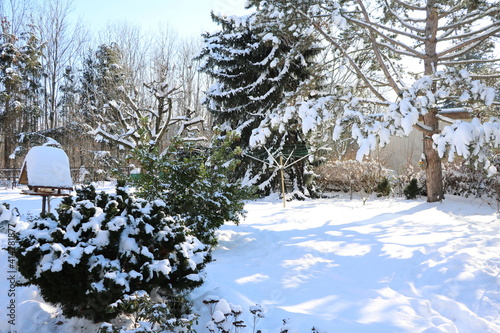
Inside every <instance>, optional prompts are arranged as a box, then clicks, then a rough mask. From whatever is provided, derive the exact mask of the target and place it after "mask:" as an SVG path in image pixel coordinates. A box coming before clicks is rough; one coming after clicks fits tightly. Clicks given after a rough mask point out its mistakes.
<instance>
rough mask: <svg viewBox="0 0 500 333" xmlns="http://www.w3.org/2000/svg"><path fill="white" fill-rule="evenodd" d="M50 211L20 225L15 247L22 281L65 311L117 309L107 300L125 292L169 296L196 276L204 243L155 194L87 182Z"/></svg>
mask: <svg viewBox="0 0 500 333" xmlns="http://www.w3.org/2000/svg"><path fill="white" fill-rule="evenodd" d="M57 212H58V214H59V217H58V219H57V220H54V219H39V220H35V221H33V222H32V223H31V224H30V226H29V227H28V228H27V229H26V230H23V231H21V232H20V233H19V243H18V246H17V248H16V249H15V253H16V257H17V259H18V262H19V272H20V273H21V274H22V275H23V276H24V278H25V279H26V280H27V284H33V285H36V286H38V287H39V289H40V294H41V295H42V297H43V298H44V300H45V301H47V302H50V303H52V304H55V305H58V306H60V307H61V309H62V311H63V314H64V315H66V316H70V317H85V318H88V319H91V320H94V321H96V322H99V321H105V320H110V319H112V318H115V317H116V316H118V315H119V314H120V313H122V312H124V310H123V309H121V308H120V307H111V306H110V305H111V304H113V303H115V302H117V301H119V300H122V299H123V298H124V297H125V295H132V294H134V292H136V291H145V292H147V293H148V294H150V295H153V294H154V295H156V296H157V297H158V298H159V299H162V298H163V299H168V298H172V297H174V296H175V297H177V296H178V295H181V296H183V295H185V293H186V292H187V291H189V290H191V289H193V288H195V287H197V286H199V285H201V284H202V283H203V278H202V276H201V275H200V271H201V269H203V267H204V266H205V264H206V263H207V262H208V261H209V259H210V253H209V251H208V248H207V246H205V245H204V244H202V243H201V242H200V241H199V240H198V239H197V238H196V237H194V236H191V235H189V232H188V230H186V227H185V226H184V225H183V221H182V220H181V219H180V218H179V217H176V216H170V214H169V212H168V207H167V206H166V205H165V204H164V203H163V202H162V201H161V200H156V201H147V200H143V199H139V198H136V197H134V196H133V195H131V194H130V193H129V191H128V188H126V187H124V186H123V184H119V185H118V186H117V188H116V193H114V194H107V193H104V192H101V193H96V191H95V188H94V187H93V186H89V187H85V188H83V189H81V190H78V191H77V196H76V197H67V198H65V199H64V200H63V202H62V204H61V205H60V206H59V207H58V209H57Z"/></svg>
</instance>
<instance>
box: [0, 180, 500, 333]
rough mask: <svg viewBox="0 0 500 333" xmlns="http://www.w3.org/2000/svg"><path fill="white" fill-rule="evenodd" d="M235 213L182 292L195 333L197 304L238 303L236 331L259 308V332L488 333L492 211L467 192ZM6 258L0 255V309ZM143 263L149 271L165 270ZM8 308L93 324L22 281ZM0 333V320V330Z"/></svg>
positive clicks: (32, 328)
mask: <svg viewBox="0 0 500 333" xmlns="http://www.w3.org/2000/svg"><path fill="white" fill-rule="evenodd" d="M18 192H19V191H18V190H1V191H0V202H6V203H10V204H11V208H12V207H17V208H18V209H19V212H20V213H21V217H20V219H21V221H26V220H27V217H28V215H27V214H28V213H29V214H37V213H39V212H40V208H39V204H38V201H36V200H31V197H27V196H22V195H19V194H18ZM58 200H60V199H55V200H54V201H55V202H54V204H56V203H57V201H58ZM245 209H246V210H247V211H248V216H247V218H246V219H245V220H244V221H242V222H241V223H240V225H239V226H236V225H234V224H227V225H224V226H223V227H222V228H221V229H220V231H219V232H218V235H219V240H220V243H219V246H218V247H217V248H216V249H215V251H214V253H213V257H214V259H215V261H214V262H212V263H209V264H208V265H207V267H206V269H205V274H206V283H205V284H204V285H203V286H201V287H199V288H198V289H196V290H195V291H194V292H193V293H192V301H193V304H194V306H195V312H196V313H198V314H200V315H201V317H200V319H199V327H197V331H198V332H205V331H206V329H205V325H206V323H207V322H209V321H210V320H211V319H212V318H211V316H210V313H209V310H208V309H207V307H206V306H205V305H204V304H203V300H205V299H211V300H212V299H213V300H216V301H217V300H220V301H222V300H224V301H223V302H222V303H221V302H219V303H218V305H217V309H216V311H218V312H216V313H214V318H213V319H214V321H215V320H217V321H219V320H223V319H224V318H225V315H224V314H226V313H229V312H230V311H231V309H238V308H239V307H238V306H241V307H242V309H243V314H242V315H241V319H243V320H244V321H245V323H246V324H247V327H246V328H245V329H243V330H242V333H245V332H252V325H253V320H254V319H253V314H252V313H251V311H254V312H259V311H258V310H259V309H262V314H263V315H264V318H260V319H259V320H258V323H257V326H256V329H258V330H261V331H262V333H275V332H279V331H280V328H282V327H288V328H289V332H310V331H311V328H312V327H313V326H314V327H315V329H316V331H317V332H322V333H334V332H356V333H364V332H367V333H368V332H370V333H373V332H427V333H430V332H499V331H500V290H499V286H500V278H499V276H500V258H499V256H498V253H500V232H499V231H500V223H499V217H500V216H499V215H498V213H497V212H496V211H495V209H493V208H491V207H490V206H488V205H486V204H485V203H484V202H482V201H480V200H479V199H465V198H460V197H455V196H451V195H450V196H447V198H446V199H445V200H444V201H443V202H442V203H427V202H425V198H421V199H418V200H411V201H409V200H403V199H400V198H391V199H379V198H372V199H370V200H368V201H366V204H364V205H363V202H362V200H356V199H354V200H348V198H347V196H343V195H338V196H336V197H334V198H329V199H318V200H305V201H292V202H288V203H287V207H286V208H283V204H282V201H281V200H280V199H279V198H278V196H271V197H267V198H264V199H260V200H257V201H252V202H248V203H247V204H246V206H245ZM103 238H105V237H103ZM103 242H105V240H104V239H103ZM6 245H7V235H5V234H0V247H2V248H3V247H5V246H6ZM95 245H97V244H95ZM61 250H63V249H61ZM66 251H68V252H67V253H68V254H69V255H70V256H69V257H68V258H67V259H65V260H70V259H71V258H73V257H74V256H78V255H80V253H79V251H78V245H77V246H75V249H74V250H71V251H70V249H66ZM7 259H8V255H7V252H6V251H5V250H1V251H0V271H1V273H0V307H1V308H3V309H5V307H6V306H7V305H8V302H9V297H8V294H7V291H8V288H9V280H7V271H8V262H7ZM155 264H156V266H155V270H157V271H168V270H169V269H170V267H169V266H168V264H167V263H166V262H160V261H158V262H156V263H155ZM122 278H123V283H125V284H126V281H125V280H126V278H127V277H122ZM257 304H259V305H257ZM16 306H17V309H16V310H17V311H16V321H17V327H16V329H17V331H18V332H23V333H35V332H42V333H49V332H50V333H90V332H92V333H93V332H96V331H97V329H98V327H99V324H94V323H91V322H89V321H87V320H83V319H75V318H72V319H67V318H64V317H62V316H61V314H60V313H61V311H60V310H59V309H58V308H56V307H53V306H51V305H49V304H46V303H45V302H43V300H42V298H41V297H40V296H39V293H38V291H37V289H36V288H35V287H33V286H30V287H18V288H16ZM2 313H4V312H2ZM259 313H260V312H259ZM284 321H285V322H286V323H284ZM8 331H9V326H8V323H7V322H6V320H4V318H2V320H0V332H8Z"/></svg>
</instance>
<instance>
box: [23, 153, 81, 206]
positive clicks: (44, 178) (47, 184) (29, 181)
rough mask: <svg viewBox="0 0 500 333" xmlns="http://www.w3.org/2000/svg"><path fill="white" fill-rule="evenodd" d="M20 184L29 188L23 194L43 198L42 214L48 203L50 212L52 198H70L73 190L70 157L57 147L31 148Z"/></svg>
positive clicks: (25, 160) (24, 164) (25, 161)
mask: <svg viewBox="0 0 500 333" xmlns="http://www.w3.org/2000/svg"><path fill="white" fill-rule="evenodd" d="M19 184H23V185H27V186H28V189H27V190H22V193H23V194H27V195H39V196H42V199H43V203H42V213H45V211H46V210H45V207H46V205H47V203H48V211H49V212H50V197H51V196H68V195H69V194H70V192H71V191H72V190H73V181H72V180H71V170H70V167H69V159H68V156H67V155H66V153H65V152H64V150H62V149H59V148H56V147H50V146H36V147H33V148H31V149H30V151H29V152H28V154H27V155H26V157H25V159H24V162H23V166H22V168H21V174H20V175H19ZM47 198H48V200H47Z"/></svg>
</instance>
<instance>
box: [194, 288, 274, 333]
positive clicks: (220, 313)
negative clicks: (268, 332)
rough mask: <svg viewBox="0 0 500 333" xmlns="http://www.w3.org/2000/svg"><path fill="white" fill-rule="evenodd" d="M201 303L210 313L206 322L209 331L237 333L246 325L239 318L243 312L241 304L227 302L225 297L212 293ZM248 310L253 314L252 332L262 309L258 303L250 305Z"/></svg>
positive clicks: (262, 312)
mask: <svg viewBox="0 0 500 333" xmlns="http://www.w3.org/2000/svg"><path fill="white" fill-rule="evenodd" d="M203 304H205V305H206V306H207V308H208V310H209V313H210V320H209V321H208V322H207V324H206V328H207V330H208V331H209V332H210V333H216V332H217V333H230V332H234V333H239V332H241V331H242V329H243V328H244V327H247V326H246V324H245V322H244V321H243V320H242V319H241V318H240V316H241V315H242V314H243V307H242V306H240V305H234V304H231V303H228V302H227V301H226V300H225V299H223V298H222V299H221V298H219V297H218V296H212V295H209V296H207V297H205V299H204V300H203ZM249 310H250V313H251V314H252V316H253V329H252V332H255V329H256V326H257V322H258V321H259V319H260V318H264V310H263V309H262V307H261V306H260V305H258V304H256V305H253V306H251V307H250V309H249ZM257 332H260V331H257Z"/></svg>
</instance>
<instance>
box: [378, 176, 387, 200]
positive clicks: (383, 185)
mask: <svg viewBox="0 0 500 333" xmlns="http://www.w3.org/2000/svg"><path fill="white" fill-rule="evenodd" d="M375 192H377V197H388V196H389V195H391V184H390V183H389V179H388V178H387V177H384V178H383V179H382V180H381V181H380V182H379V183H378V184H377V189H376V191H375Z"/></svg>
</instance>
